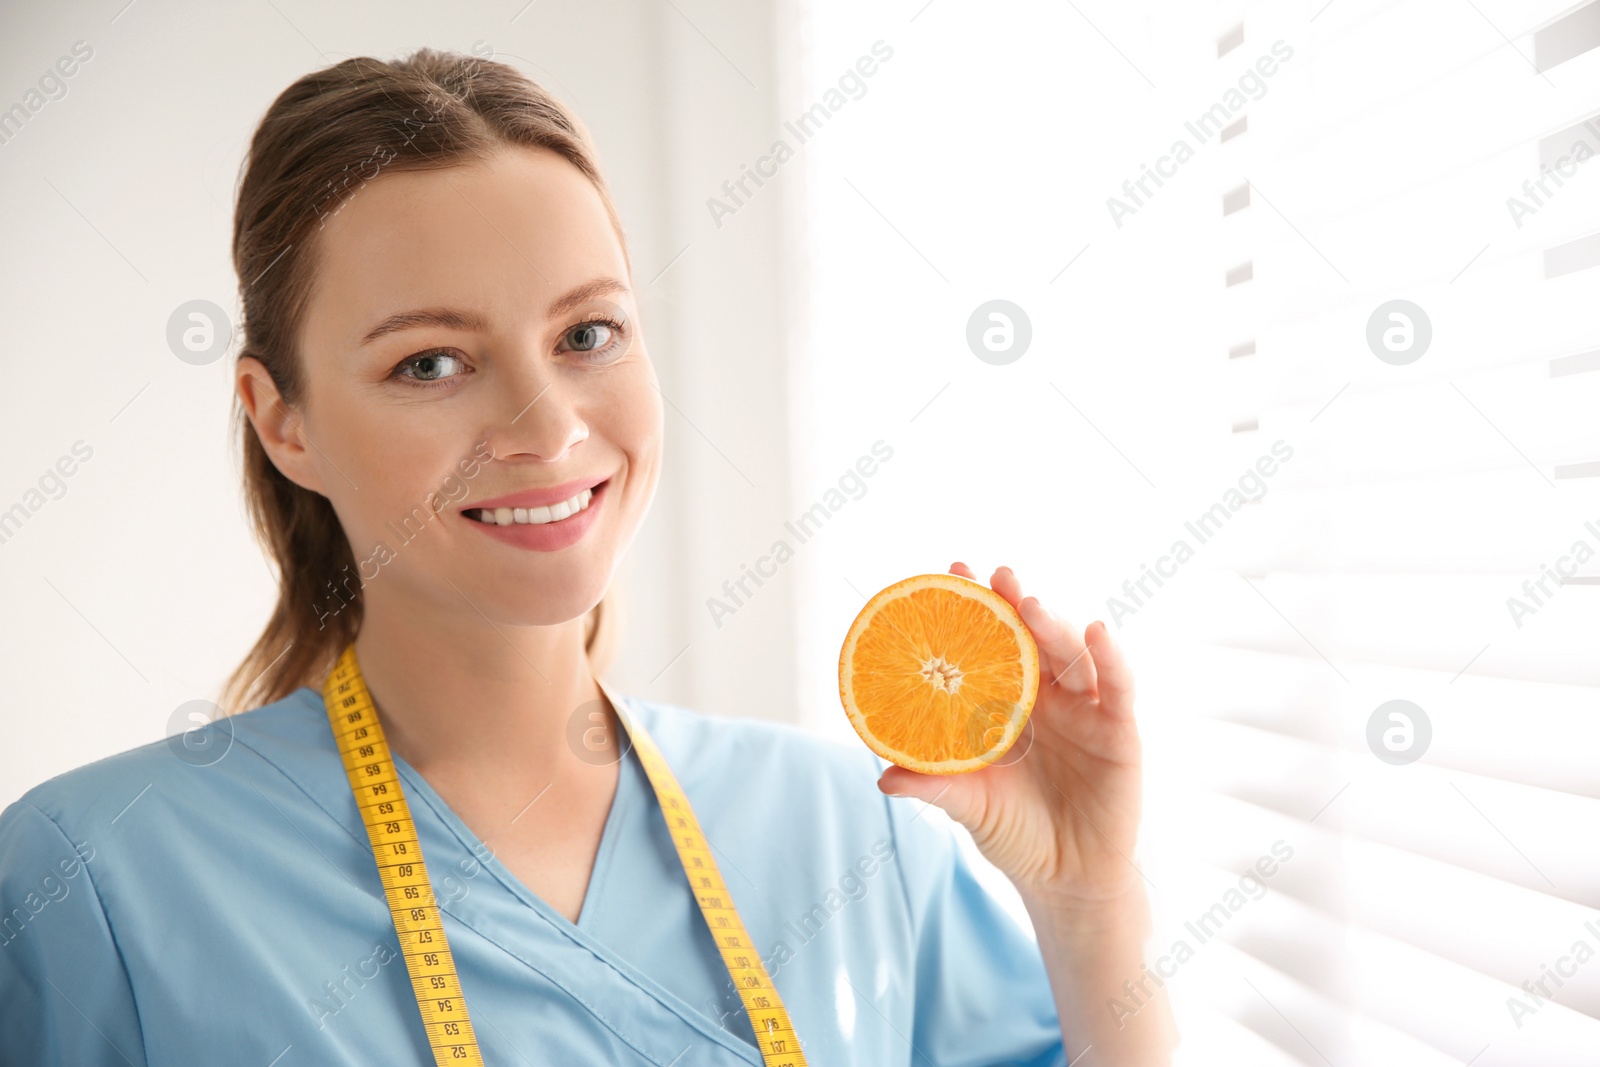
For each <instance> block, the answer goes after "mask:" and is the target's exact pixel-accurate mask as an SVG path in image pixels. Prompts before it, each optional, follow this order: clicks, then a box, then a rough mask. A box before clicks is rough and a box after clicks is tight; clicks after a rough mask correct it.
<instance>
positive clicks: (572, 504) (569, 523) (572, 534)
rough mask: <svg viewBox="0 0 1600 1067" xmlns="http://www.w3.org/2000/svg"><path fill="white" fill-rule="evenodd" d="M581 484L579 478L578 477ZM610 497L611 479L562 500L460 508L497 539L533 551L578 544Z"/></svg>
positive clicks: (472, 520)
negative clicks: (521, 505) (515, 505)
mask: <svg viewBox="0 0 1600 1067" xmlns="http://www.w3.org/2000/svg"><path fill="white" fill-rule="evenodd" d="M579 484H580V485H581V484H582V482H581V481H580V482H579ZM610 499H611V479H609V478H607V479H606V480H605V481H603V482H600V483H599V484H597V485H594V486H591V487H589V488H585V489H578V490H577V491H576V492H573V494H572V495H571V496H570V497H568V498H567V499H565V500H562V501H558V502H557V503H554V504H547V505H539V506H536V507H522V508H513V507H493V508H482V507H478V508H463V509H462V510H461V514H462V515H464V516H465V517H466V518H467V519H469V520H470V521H471V523H472V525H474V526H476V527H477V528H478V529H480V530H482V531H483V532H484V533H485V534H487V535H488V536H490V537H492V538H494V539H495V540H496V541H500V542H503V543H504V544H508V545H511V546H513V547H516V548H524V549H531V550H533V551H535V552H558V551H560V550H561V549H563V548H567V547H569V546H571V545H574V544H577V543H578V542H579V541H581V540H582V539H583V537H584V535H585V534H587V533H588V532H589V527H591V526H593V525H594V524H595V523H596V522H597V521H599V520H598V519H597V518H596V514H597V513H598V512H599V510H600V508H601V507H602V505H604V504H605V502H606V501H608V500H610Z"/></svg>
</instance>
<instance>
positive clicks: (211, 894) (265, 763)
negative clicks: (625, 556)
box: [0, 687, 1067, 1067]
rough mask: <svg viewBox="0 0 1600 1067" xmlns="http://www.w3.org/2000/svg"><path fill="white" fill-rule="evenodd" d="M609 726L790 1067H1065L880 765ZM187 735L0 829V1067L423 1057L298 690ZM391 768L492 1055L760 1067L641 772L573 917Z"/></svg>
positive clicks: (327, 748) (954, 874)
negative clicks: (656, 783)
mask: <svg viewBox="0 0 1600 1067" xmlns="http://www.w3.org/2000/svg"><path fill="white" fill-rule="evenodd" d="M621 704H622V707H621V709H620V710H622V711H623V712H624V714H626V715H628V716H629V717H630V721H634V722H642V723H643V724H644V725H645V727H646V728H647V729H648V730H649V731H650V734H651V736H652V737H653V738H654V739H655V741H656V743H657V745H658V747H659V748H660V750H661V753H662V755H663V756H664V757H665V758H666V761H667V763H668V765H669V766H670V767H671V768H672V769H673V772H674V774H675V775H676V776H677V778H678V781H679V783H680V784H681V785H682V787H683V790H684V792H685V793H686V794H687V795H688V797H689V801H690V803H691V804H692V805H693V807H694V810H695V813H696V815H697V816H698V817H699V820H700V824H701V828H702V829H703V830H704V832H705V835H706V837H707V838H708V839H709V840H710V842H711V845H712V848H713V849H714V851H715V854H716V858H717V863H718V865H719V867H720V868H721V871H722V876H723V880H724V881H725V882H726V883H727V885H728V887H729V890H730V892H731V893H732V895H733V898H734V902H735V904H736V905H737V907H738V909H739V913H740V915H741V916H742V917H743V919H744V923H745V926H746V928H747V929H748V931H749V933H750V936H751V939H752V940H753V942H754V943H755V945H756V947H757V949H758V950H759V951H760V953H761V956H762V959H763V961H764V962H765V963H766V966H767V969H768V971H769V972H770V973H771V975H772V979H773V983H774V984H775V986H776V987H777V990H778V993H779V995H780V996H781V997H782V998H783V1002H784V1005H785V1006H786V1007H787V1008H788V1011H789V1016H790V1019H791V1020H792V1022H793V1023H794V1026H795V1030H796V1033H797V1035H798V1037H799V1040H800V1042H801V1047H802V1050H803V1051H804V1054H805V1056H806V1059H807V1060H808V1061H809V1062H810V1063H811V1064H812V1065H813V1067H847V1065H860V1067H893V1065H902V1064H903V1065H906V1067H913V1065H916V1067H922V1065H937V1067H957V1065H978V1064H1015V1065H1039V1067H1043V1065H1052V1067H1061V1065H1064V1064H1066V1063H1067V1058H1066V1054H1065V1050H1064V1047H1063V1043H1062V1037H1061V1031H1060V1024H1059V1021H1058V1017H1057V1014H1056V1009H1055V1004H1054V1002H1053V1000H1052V998H1051V993H1050V986H1049V980H1048V977H1047V976H1046V973H1045V970H1044V963H1043V960H1042V959H1041V956H1040V952H1039V948H1038V946H1037V943H1036V942H1035V941H1034V940H1033V938H1032V937H1030V936H1029V935H1028V933H1027V932H1026V931H1025V930H1024V929H1023V928H1021V927H1020V926H1019V925H1018V924H1017V923H1016V921H1015V920H1014V919H1013V918H1012V917H1011V915H1010V914H1009V913H1008V912H1006V911H1005V910H1004V908H1003V907H1001V906H1000V905H999V904H998V902H997V901H996V900H995V899H994V898H993V897H992V896H991V895H990V894H989V893H988V892H987V891H986V890H984V888H983V887H982V886H981V885H980V884H979V883H978V882H977V881H976V880H975V879H974V877H973V874H972V871H971V869H970V867H969V866H968V864H967V862H966V860H965V857H964V856H963V855H962V853H961V851H960V849H959V847H958V845H957V842H956V840H955V838H954V837H953V836H952V835H951V833H950V832H949V828H948V826H945V825H940V824H939V823H938V822H937V821H936V820H935V819H933V818H919V817H918V816H917V812H918V809H920V808H921V807H922V805H921V804H920V803H918V802H916V801H911V800H895V799H891V798H889V797H886V796H884V795H883V794H882V793H880V792H879V791H878V788H877V784H876V783H877V779H878V776H879V774H880V773H881V771H882V768H883V767H884V766H886V764H884V763H883V762H882V761H881V760H880V759H879V757H878V756H877V755H876V754H874V753H872V752H870V751H869V750H867V749H865V748H864V747H860V746H851V745H845V744H841V743H839V742H835V741H832V740H829V739H825V738H822V737H820V736H817V735H815V734H812V733H810V732H808V731H806V730H803V729H801V728H799V727H796V726H790V725H787V724H780V723H772V722H763V721H757V720H747V719H727V718H722V717H713V716H706V715H701V714H698V713H695V712H693V711H689V710H686V709H683V708H679V707H675V706H673V705H669V704H663V703H656V702H650V701H644V700H640V699H637V698H632V697H624V698H622V701H621ZM208 730H209V731H210V736H211V740H210V744H211V746H212V747H211V748H209V749H207V750H205V751H204V754H203V755H200V756H197V755H196V754H195V753H193V752H191V751H189V750H186V749H184V748H183V746H182V745H181V744H175V743H174V742H172V741H170V740H169V741H158V742H155V743H153V744H149V745H145V746H142V747H140V748H135V749H131V750H129V751H127V752H123V753H120V754H118V755H115V756H112V757H109V758H107V759H103V760H100V761H98V762H95V763H91V764H88V765H86V766H84V767H80V768H78V769H76V770H73V771H70V772H68V773H66V774H63V775H60V776H58V777H56V778H53V779H51V780H49V781H47V782H45V783H43V784H42V785H39V786H36V787H35V788H34V789H32V790H30V791H29V792H28V793H27V794H26V795H25V796H24V797H23V798H22V799H21V800H19V801H17V802H16V803H14V804H12V805H11V806H10V807H8V808H7V809H6V810H5V812H4V813H3V814H0V909H3V912H0V1063H5V1064H19V1065H20V1064H28V1065H30V1067H47V1065H55V1064H62V1065H71V1067H100V1065H105V1067H115V1065H123V1064H133V1065H135V1067H141V1065H145V1064H151V1065H168V1064H170V1065H188V1064H196V1065H199V1064H215V1063H247V1064H259V1065H262V1067H266V1065H269V1064H270V1065H271V1067H300V1065H306V1064H346V1063H348V1064H357V1063H360V1064H375V1063H384V1064H406V1063H412V1064H423V1063H429V1064H431V1063H432V1062H433V1060H432V1054H431V1051H430V1050H429V1048H428V1043H427V1037H426V1034H425V1032H424V1030H423V1027H422V1021H421V1018H420V1016H419V1015H418V1012H417V1006H416V1001H415V999H414V997H413V994H412V990H411V984H410V980H409V978H408V976H407V974H406V966H405V961H404V959H403V958H402V957H401V956H400V954H399V944H398V941H397V938H396V935H395V931H394V927H393V924H392V922H391V920H390V916H389V911H388V907H387V904H386V902H385V899H384V895H383V887H382V884H381V883H380V882H379V880H378V871H377V867H376V865H375V863H374V861H373V857H372V851H371V848H370V846H369V844H368V839H367V831H366V828H365V827H364V826H363V825H362V823H361V820H360V816H359V814H358V812H357V809H356V804H355V800H354V798H353V797H352V796H351V793H350V786H349V782H348V779H347V778H346V777H345V772H344V768H343V765H342V764H341V762H340V758H339V754H338V752H337V750H336V749H335V747H334V743H333V736H332V733H331V731H330V730H329V726H328V718H327V713H326V711H325V710H324V707H323V702H322V695H321V693H320V692H319V691H318V690H316V689H313V688H310V687H305V688H302V689H299V690H297V691H296V692H294V693H292V694H290V695H289V696H287V697H285V698H284V699H282V700H280V701H277V702H276V703H273V704H268V705H266V706H263V707H260V708H257V709H255V710H253V711H250V712H246V713H244V714H241V715H237V716H234V717H232V718H231V719H225V720H219V722H218V723H217V724H214V725H213V726H212V727H210V728H208ZM230 733H231V736H230ZM395 762H396V764H397V766H398V769H399V774H400V777H401V780H402V782H403V784H404V788H405V794H406V797H407V799H408V800H409V802H410V806H411V812H412V817H413V818H414V819H415V821H416V823H417V830H418V835H419V840H420V843H421V846H422V852H423V857H424V859H425V860H426V862H427V866H428V871H429V874H430V876H431V878H432V880H433V886H434V890H435V893H436V895H437V897H438V898H439V902H440V905H441V909H442V911H443V913H444V925H445V930H446V934H447V936H448V938H449V944H450V948H451V950H452V952H453V953H454V955H455V962H456V967H457V970H458V972H459V974H460V978H461V983H462V987H463V989H464V991H465V995H466V999H467V1003H468V1006H469V1009H470V1013H471V1018H472V1022H473V1026H474V1029H475V1030H476V1033H477V1038H478V1043H479V1047H480V1048H481V1050H482V1052H483V1056H484V1061H485V1062H486V1063H488V1064H491V1065H494V1067H500V1065H505V1067H510V1065H513V1064H539V1065H544V1064H580V1063H583V1064H601V1063H604V1064H622V1065H630V1067H631V1065H644V1064H655V1065H658V1067H666V1065H672V1067H695V1065H717V1067H730V1065H734V1064H757V1065H759V1064H761V1062H762V1061H761V1055H760V1052H759V1050H758V1049H757V1047H756V1044H755V1035H754V1033H753V1032H752V1030H751V1027H750V1022H749V1019H748V1017H747V1016H746V1015H745V1012H744V1008H743V1005H742V1003H741V1002H740V1000H739V997H738V994H737V993H736V992H735V991H734V988H733V983H732V980H731V979H730V977H729V975H728V972H727V970H726V968H725V967H724V965H723V962H722V958H721V956H720V955H719V954H718V952H717V948H716V944H715V942H714V941H713V940H712V938H711V934H710V931H709V930H708V929H707V928H706V923H705V919H704V918H703V916H702V915H701V913H700V911H699V908H698V906H697V905H696V902H695V899H694V896H693V895H692V893H691V892H690V888H689V884H688V880H687V878H686V876H685V875H684V871H683V868H682V867H681V866H680V864H679V860H678V856H677V853H676V852H675V851H674V849H673V846H672V841H671V838H670V837H669V836H668V833H667V828H666V824H665V822H664V820H663V819H662V816H661V808H660V805H659V803H658V802H657V800H656V797H655V794H654V793H653V791H652V790H651V788H650V783H649V779H648V777H647V776H646V775H645V772H644V768H643V767H642V766H641V765H640V763H639V760H638V755H637V753H636V752H633V751H632V750H631V748H630V750H629V753H628V755H627V756H626V757H625V758H624V766H623V767H622V768H620V770H621V773H620V775H619V778H618V785H617V793H616V798H615V800H614V801H613V802H612V806H611V810H610V813H609V815H608V817H607V820H606V824H605V830H604V834H603V836H602V838H601V842H600V848H599V853H598V855H597V856H596V858H595V865H594V870H593V874H592V875H591V879H590V883H589V887H588V891H587V895H586V896H585V898H584V903H583V908H582V911H581V913H580V915H579V919H578V922H577V923H576V924H574V923H571V922H569V921H568V920H567V919H566V918H565V917H563V916H562V915H560V914H559V913H558V912H556V911H555V910H554V909H553V908H551V907H550V906H549V905H548V904H546V903H545V902H544V901H543V900H542V899H541V898H540V897H538V896H536V895H535V894H534V893H532V892H531V891H529V890H528V889H527V888H526V887H525V886H523V885H522V883H521V882H520V881H519V880H518V879H517V878H516V877H515V876H514V875H513V874H512V873H511V872H510V871H509V870H508V869H507V868H506V867H505V866H504V865H503V864H501V863H500V862H499V861H498V860H497V859H495V858H494V856H493V854H492V852H491V850H490V849H489V848H488V846H486V845H485V844H484V843H483V842H482V841H480V840H479V839H478V837H477V836H476V835H474V834H473V832H472V831H471V830H469V829H468V828H467V827H466V825H465V824H464V823H463V822H462V821H461V820H460V819H459V818H458V817H457V816H456V815H455V813H454V812H452V811H451V810H450V808H449V807H448V806H447V805H446V804H445V803H444V801H443V800H442V799H441V798H440V796H439V795H438V794H437V793H436V792H434V790H433V789H432V788H431V787H430V786H429V785H428V783H427V781H426V780H425V779H424V778H423V777H422V776H421V775H419V774H418V773H417V772H416V771H415V770H414V769H413V768H412V767H411V766H410V765H409V764H407V763H405V761H403V760H401V759H399V758H398V757H396V761H395ZM533 814H535V815H536V814H537V809H535V810H534V811H533Z"/></svg>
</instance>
